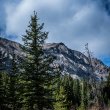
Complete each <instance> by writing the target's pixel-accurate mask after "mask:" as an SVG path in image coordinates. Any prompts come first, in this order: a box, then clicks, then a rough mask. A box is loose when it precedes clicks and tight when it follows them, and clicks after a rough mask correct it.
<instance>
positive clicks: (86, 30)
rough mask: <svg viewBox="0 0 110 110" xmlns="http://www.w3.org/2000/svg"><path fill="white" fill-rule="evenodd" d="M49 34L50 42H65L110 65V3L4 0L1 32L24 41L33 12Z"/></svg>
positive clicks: (0, 0) (0, 2)
mask: <svg viewBox="0 0 110 110" xmlns="http://www.w3.org/2000/svg"><path fill="white" fill-rule="evenodd" d="M34 10H35V11H36V12H37V14H38V17H39V23H45V26H44V30H45V31H48V32H49V36H48V40H47V42H52V43H53V42H63V43H65V45H67V46H68V47H69V48H71V49H73V50H78V51H81V52H84V51H85V49H84V46H85V44H86V43H88V44H89V48H90V51H91V52H93V55H94V56H95V57H97V58H99V59H101V60H102V61H103V62H104V63H106V64H107V65H110V47H109V43H110V0H0V31H1V32H0V33H1V34H3V35H4V37H7V38H9V39H12V40H15V41H17V42H20V43H21V42H22V40H21V38H22V35H24V34H25V30H26V29H27V26H28V24H29V21H30V16H31V15H32V14H33V11H34Z"/></svg>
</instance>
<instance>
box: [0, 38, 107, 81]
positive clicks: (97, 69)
mask: <svg viewBox="0 0 110 110" xmlns="http://www.w3.org/2000/svg"><path fill="white" fill-rule="evenodd" d="M21 47H22V45H21V44H19V43H16V42H13V41H10V40H7V39H4V38H0V60H2V61H3V63H4V64H5V65H8V66H7V67H9V65H10V61H11V60H10V59H11V58H12V54H13V51H14V52H15V54H16V56H17V57H18V58H19V60H20V59H22V58H23V57H24V55H25V53H24V52H23V51H22V48H21ZM43 49H44V52H45V54H51V55H54V56H56V60H55V61H54V63H55V64H57V65H60V66H61V68H62V74H71V76H72V77H73V78H84V77H86V78H88V77H94V78H96V79H100V78H101V77H103V78H105V77H106V76H107V75H108V73H107V69H108V67H107V66H106V65H105V64H103V62H102V61H100V60H98V59H96V58H93V59H92V65H93V69H94V71H92V70H91V65H90V64H89V60H88V57H87V56H85V55H84V54H82V53H81V52H79V51H76V50H71V49H69V48H68V47H67V46H65V45H64V44H63V43H47V44H45V45H44V46H43ZM0 68H1V67H0Z"/></svg>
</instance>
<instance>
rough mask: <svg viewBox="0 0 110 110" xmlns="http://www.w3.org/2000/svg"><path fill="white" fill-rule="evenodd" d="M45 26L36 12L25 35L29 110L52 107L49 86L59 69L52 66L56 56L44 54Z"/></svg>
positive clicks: (26, 100) (24, 67)
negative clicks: (39, 20) (40, 22)
mask: <svg viewBox="0 0 110 110" xmlns="http://www.w3.org/2000/svg"><path fill="white" fill-rule="evenodd" d="M43 26H44V24H41V25H40V24H38V18H37V14H36V13H35V12H34V15H33V16H31V21H30V24H29V26H28V27H29V29H28V30H26V35H24V36H23V41H24V51H25V52H26V53H27V56H26V58H25V61H24V63H23V76H24V77H22V78H23V80H24V81H23V82H26V83H24V84H25V88H24V94H23V96H24V97H25V99H24V100H23V102H24V103H25V105H26V107H28V109H29V110H30V109H31V110H34V109H39V110H42V109H43V108H51V107H52V102H51V97H50V96H51V90H50V88H49V87H50V85H51V84H53V83H54V79H55V77H56V76H57V69H56V67H54V65H53V66H52V64H53V60H54V58H53V57H51V56H50V55H45V54H44V50H43V44H44V42H45V40H46V38H47V36H48V33H47V32H43V31H42V29H43ZM50 64H51V65H50Z"/></svg>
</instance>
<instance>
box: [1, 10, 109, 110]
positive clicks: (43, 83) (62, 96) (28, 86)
mask: <svg viewBox="0 0 110 110" xmlns="http://www.w3.org/2000/svg"><path fill="white" fill-rule="evenodd" d="M43 26H44V23H43V24H39V23H38V17H37V13H36V12H34V15H32V16H31V21H30V22H29V26H28V30H26V35H24V36H23V42H24V45H23V47H22V50H23V51H24V52H25V53H26V55H25V58H24V59H23V60H22V61H21V62H19V61H18V59H17V57H16V55H15V52H14V51H13V54H12V60H11V67H10V68H9V69H8V70H7V71H1V70H0V110H89V109H90V108H92V107H93V106H97V110H104V107H108V106H109V104H110V75H109V76H108V78H107V81H103V80H102V81H100V82H95V81H94V82H92V81H93V80H92V81H91V80H90V79H73V78H72V76H71V75H67V74H61V69H60V67H58V66H57V65H55V63H54V60H55V57H54V56H51V55H46V54H45V53H44V51H43V48H42V47H43V44H44V43H45V40H46V39H47V37H48V32H44V31H43ZM2 65H4V64H3V62H2V54H0V66H1V67H2Z"/></svg>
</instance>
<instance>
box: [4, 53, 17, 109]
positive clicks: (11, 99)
mask: <svg viewBox="0 0 110 110" xmlns="http://www.w3.org/2000/svg"><path fill="white" fill-rule="evenodd" d="M16 60H17V59H16V56H15V54H14V52H13V55H12V62H11V68H10V71H9V73H8V74H7V76H8V78H7V83H6V94H7V96H6V99H7V104H8V106H9V108H10V109H11V110H17V109H18V97H19V96H18V94H17V93H18V86H19V85H18V64H17V62H16Z"/></svg>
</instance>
